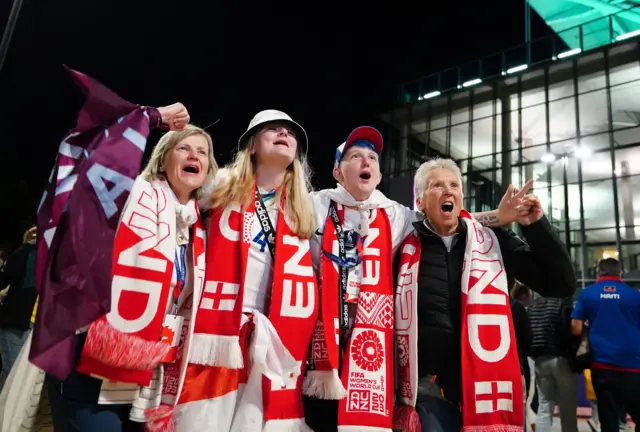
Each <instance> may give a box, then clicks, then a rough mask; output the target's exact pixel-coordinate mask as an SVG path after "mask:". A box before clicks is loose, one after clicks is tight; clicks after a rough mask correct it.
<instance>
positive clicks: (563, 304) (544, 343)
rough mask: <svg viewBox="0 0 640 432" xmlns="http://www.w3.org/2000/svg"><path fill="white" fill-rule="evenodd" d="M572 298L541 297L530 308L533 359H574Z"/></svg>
mask: <svg viewBox="0 0 640 432" xmlns="http://www.w3.org/2000/svg"><path fill="white" fill-rule="evenodd" d="M572 312H573V303H572V302H571V299H570V298H568V297H567V298H564V299H559V298H547V297H539V298H537V299H536V300H535V302H534V303H533V306H531V307H530V308H529V322H530V324H531V334H532V339H531V357H533V358H534V359H535V358H536V357H540V356H551V357H564V358H567V359H571V358H572V357H573V353H572V352H571V351H572V348H573V339H574V338H573V336H572V335H571V313H572Z"/></svg>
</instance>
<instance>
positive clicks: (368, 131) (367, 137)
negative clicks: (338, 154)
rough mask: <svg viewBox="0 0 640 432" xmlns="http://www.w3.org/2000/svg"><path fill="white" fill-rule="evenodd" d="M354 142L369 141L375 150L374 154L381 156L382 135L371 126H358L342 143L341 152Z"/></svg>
mask: <svg viewBox="0 0 640 432" xmlns="http://www.w3.org/2000/svg"><path fill="white" fill-rule="evenodd" d="M356 141H369V142H370V143H371V144H373V146H374V147H375V148H376V153H378V154H379V155H380V154H382V142H383V140H382V134H381V133H380V131H379V130H378V129H376V128H374V127H371V126H360V127H357V128H355V129H354V130H353V131H352V132H351V133H350V134H349V138H347V140H346V141H345V143H344V149H343V152H346V151H347V149H348V148H349V147H350V146H351V145H352V144H353V143H355V142H356Z"/></svg>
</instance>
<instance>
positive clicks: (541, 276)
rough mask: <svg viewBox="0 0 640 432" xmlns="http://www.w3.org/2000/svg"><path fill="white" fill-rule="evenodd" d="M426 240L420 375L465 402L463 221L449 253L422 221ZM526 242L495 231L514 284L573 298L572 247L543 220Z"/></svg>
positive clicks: (420, 315) (420, 227) (525, 232)
mask: <svg viewBox="0 0 640 432" xmlns="http://www.w3.org/2000/svg"><path fill="white" fill-rule="evenodd" d="M414 226H415V228H416V231H417V232H418V233H419V234H420V236H421V238H422V255H421V257H420V269H419V276H418V312H419V313H418V374H419V376H421V377H422V376H425V375H427V374H432V375H436V376H437V380H438V383H439V384H440V386H441V387H442V389H443V391H444V394H445V396H446V397H447V399H449V400H450V401H452V402H454V403H455V404H458V403H460V402H461V401H462V378H461V362H460V356H461V354H460V352H461V351H460V340H461V322H460V321H461V309H462V307H461V300H462V299H461V290H460V281H461V278H462V261H463V259H464V250H465V238H466V225H465V224H464V223H463V222H461V223H460V224H459V228H458V234H457V235H456V236H455V238H454V239H453V243H452V246H451V250H450V252H448V251H447V248H446V247H445V245H444V243H443V241H442V239H441V238H440V237H439V236H438V235H436V234H434V233H433V232H432V231H431V230H430V229H429V228H427V227H426V226H425V225H424V224H423V223H422V222H416V223H415V224H414ZM521 228H522V233H523V235H524V237H525V239H526V240H527V242H528V245H527V243H525V242H524V241H523V240H521V239H520V238H519V237H517V236H516V235H515V233H513V231H511V230H507V229H504V228H496V229H494V232H495V233H496V237H497V238H498V242H499V243H500V250H501V251H502V257H503V261H504V265H505V269H506V271H507V276H508V278H509V279H513V278H516V279H518V280H519V281H520V282H522V283H524V284H525V285H527V286H528V287H530V288H531V289H532V290H534V291H536V292H538V293H540V294H542V295H544V296H550V297H566V296H570V295H571V294H572V293H573V291H574V289H575V286H576V278H575V274H574V271H573V265H572V264H571V259H570V257H569V253H568V252H567V248H566V247H565V245H564V244H563V243H562V242H561V241H560V239H559V237H558V236H557V234H556V233H555V232H553V230H552V228H551V226H550V224H549V221H548V220H547V219H546V217H544V218H543V219H541V220H540V221H538V222H536V223H533V224H531V225H529V226H526V227H525V226H523V227H521Z"/></svg>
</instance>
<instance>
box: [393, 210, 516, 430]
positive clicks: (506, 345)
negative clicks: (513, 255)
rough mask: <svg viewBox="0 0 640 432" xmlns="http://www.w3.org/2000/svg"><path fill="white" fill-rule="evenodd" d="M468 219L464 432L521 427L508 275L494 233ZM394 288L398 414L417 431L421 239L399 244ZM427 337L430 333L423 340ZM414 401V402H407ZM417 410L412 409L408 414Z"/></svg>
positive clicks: (463, 215)
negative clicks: (398, 264)
mask: <svg viewBox="0 0 640 432" xmlns="http://www.w3.org/2000/svg"><path fill="white" fill-rule="evenodd" d="M460 217H461V220H462V223H464V224H465V225H466V227H467V238H466V249H465V255H464V264H463V272H462V279H461V287H460V288H461V290H462V340H461V344H462V351H461V353H462V396H463V397H462V414H463V432H481V431H482V432H522V430H523V423H524V417H523V415H524V413H523V394H522V378H521V376H520V363H519V361H518V351H517V348H516V339H515V332H514V328H513V321H512V319H511V310H510V305H509V294H508V287H507V275H506V272H505V268H504V263H503V261H502V253H501V251H500V246H499V244H498V240H497V238H496V235H495V233H494V232H493V231H492V230H491V229H489V228H485V227H483V226H482V225H480V223H478V222H477V221H475V220H474V219H472V217H471V215H470V214H469V213H468V212H466V211H464V210H463V211H462V213H461V215H460ZM400 253H401V256H400V269H399V272H398V284H397V289H396V302H395V304H396V306H395V309H396V313H395V315H396V346H397V358H398V365H399V370H398V375H399V386H398V387H399V400H400V403H401V404H404V407H401V408H400V409H398V410H397V412H396V414H397V415H399V416H401V417H402V419H399V420H400V421H399V422H398V423H403V424H401V425H398V426H399V427H402V428H403V429H402V430H405V431H416V430H417V431H419V430H420V429H419V427H417V426H416V424H415V422H414V421H413V422H412V424H411V425H410V424H409V421H410V420H414V419H415V417H416V416H415V411H413V409H412V408H413V407H415V404H416V399H417V396H418V351H417V350H418V333H417V325H418V274H419V273H418V267H419V263H420V253H421V241H420V238H419V237H418V235H417V234H412V235H410V236H409V237H408V238H407V239H406V240H405V242H404V244H403V245H402V247H401V250H400ZM421 343H427V344H428V343H429V341H421ZM407 408H408V409H407ZM409 411H411V412H412V413H413V415H406V413H407V412H409Z"/></svg>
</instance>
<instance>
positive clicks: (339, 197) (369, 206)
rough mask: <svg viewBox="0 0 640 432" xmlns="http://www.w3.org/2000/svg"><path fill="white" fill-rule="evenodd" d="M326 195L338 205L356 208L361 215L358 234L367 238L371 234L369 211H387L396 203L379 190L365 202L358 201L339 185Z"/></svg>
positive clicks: (327, 191) (329, 190)
mask: <svg viewBox="0 0 640 432" xmlns="http://www.w3.org/2000/svg"><path fill="white" fill-rule="evenodd" d="M326 194H327V196H328V197H329V199H331V201H335V202H336V203H338V204H341V205H343V206H345V207H351V208H355V209H356V210H357V211H358V212H359V213H360V223H359V224H358V226H359V227H360V229H359V230H358V234H360V235H361V236H363V237H364V236H366V235H368V234H369V210H374V209H385V208H388V207H392V206H393V204H394V201H391V200H390V199H389V198H387V197H386V196H384V194H383V193H382V192H380V191H379V190H378V189H376V190H374V191H373V193H372V194H371V196H370V197H369V198H368V199H366V200H365V201H358V200H356V199H355V198H354V197H353V195H351V194H350V193H349V192H348V191H347V190H346V189H345V188H344V187H343V186H342V185H340V184H339V185H337V187H336V188H335V189H328V190H326Z"/></svg>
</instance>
